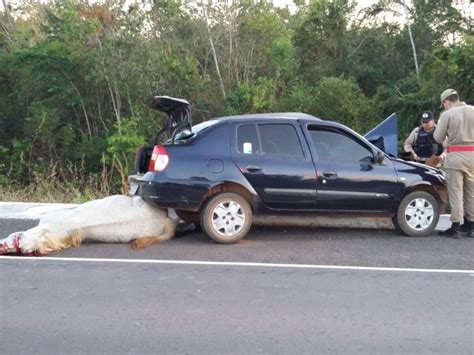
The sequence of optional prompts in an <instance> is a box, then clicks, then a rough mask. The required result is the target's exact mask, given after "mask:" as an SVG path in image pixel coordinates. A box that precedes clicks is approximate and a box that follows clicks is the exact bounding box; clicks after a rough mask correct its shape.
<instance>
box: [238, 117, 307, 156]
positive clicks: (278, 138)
mask: <svg viewBox="0 0 474 355" xmlns="http://www.w3.org/2000/svg"><path fill="white" fill-rule="evenodd" d="M237 149H238V150H239V152H240V153H242V154H246V155H267V156H278V157H292V158H303V157H304V154H303V150H302V148H301V143H300V141H299V139H298V134H297V133H296V130H295V128H294V127H293V126H292V125H291V124H248V125H240V126H238V128H237Z"/></svg>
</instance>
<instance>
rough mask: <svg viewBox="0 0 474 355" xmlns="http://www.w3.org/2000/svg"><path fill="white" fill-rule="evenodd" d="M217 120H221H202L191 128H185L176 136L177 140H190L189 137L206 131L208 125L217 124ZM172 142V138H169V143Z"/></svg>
mask: <svg viewBox="0 0 474 355" xmlns="http://www.w3.org/2000/svg"><path fill="white" fill-rule="evenodd" d="M217 122H219V121H218V120H210V121H205V122H201V123H199V124H197V125H195V126H193V127H192V128H191V130H185V131H182V132H179V133H178V134H177V135H176V137H175V141H185V140H188V139H189V138H191V137H194V136H196V135H197V134H198V133H199V132H202V131H204V130H205V129H207V128H208V127H210V126H212V125H214V124H216V123H217ZM170 142H171V140H168V142H167V143H170Z"/></svg>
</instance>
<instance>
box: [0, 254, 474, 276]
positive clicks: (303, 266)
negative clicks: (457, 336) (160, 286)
mask: <svg viewBox="0 0 474 355" xmlns="http://www.w3.org/2000/svg"><path fill="white" fill-rule="evenodd" d="M1 260H16V261H25V260H34V261H39V262H41V261H77V262H93V263H123V264H169V265H207V266H247V267H267V268H294V269H335V270H362V271H392V272H420V273H444V274H474V270H452V269H416V268H392V267H371V266H343V265H312V264H274V263H251V262H224V261H197V260H196V261H195V260H153V259H104V258H62V257H53V256H40V257H38V256H8V255H5V256H0V261H1Z"/></svg>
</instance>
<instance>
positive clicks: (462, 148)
mask: <svg viewBox="0 0 474 355" xmlns="http://www.w3.org/2000/svg"><path fill="white" fill-rule="evenodd" d="M453 152H474V145H452V146H450V147H448V153H453Z"/></svg>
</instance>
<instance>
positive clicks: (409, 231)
mask: <svg viewBox="0 0 474 355" xmlns="http://www.w3.org/2000/svg"><path fill="white" fill-rule="evenodd" d="M438 220H439V203H438V201H437V200H436V198H435V197H434V196H433V195H431V194H430V193H428V192H426V191H414V192H411V193H409V194H408V195H406V196H405V197H404V198H403V200H402V201H401V202H400V205H399V206H398V211H397V215H396V216H395V217H394V219H393V222H394V225H395V227H396V228H397V229H398V230H400V231H401V232H403V233H404V234H406V235H408V236H410V237H425V236H427V235H430V234H431V233H432V232H433V230H434V229H435V227H436V224H437V223H438Z"/></svg>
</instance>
